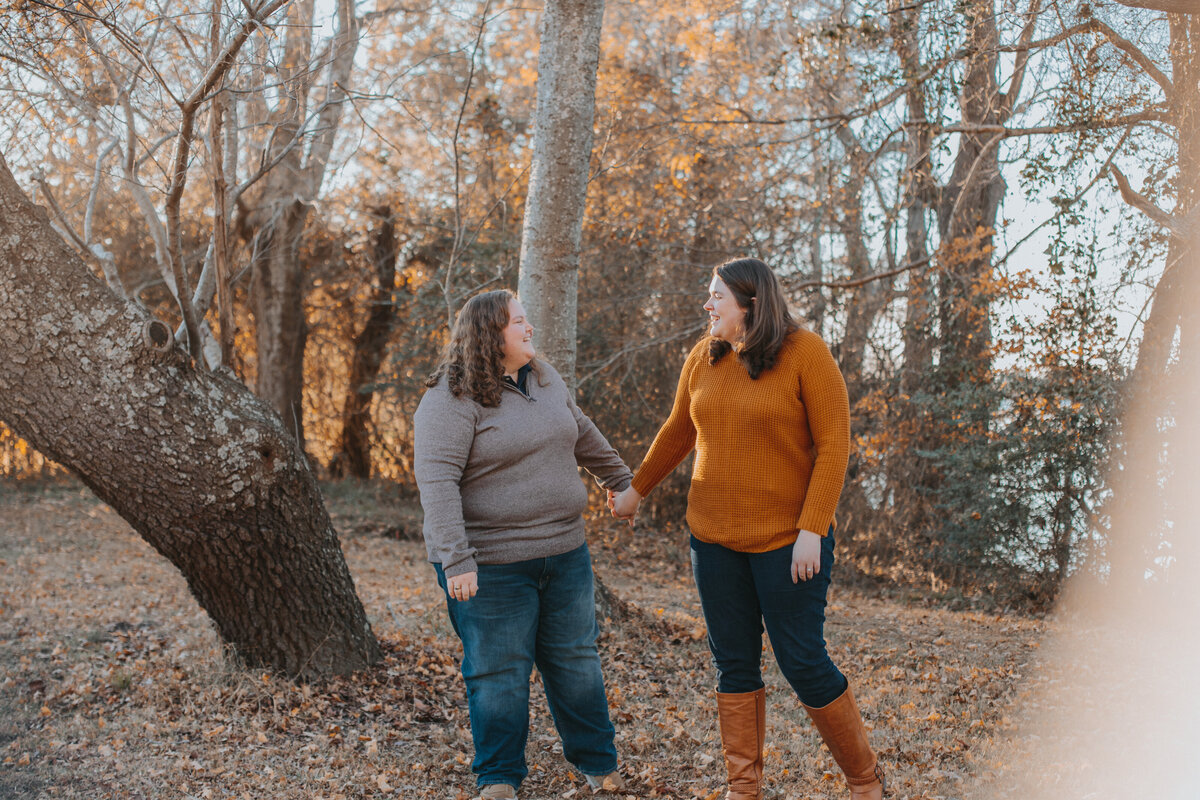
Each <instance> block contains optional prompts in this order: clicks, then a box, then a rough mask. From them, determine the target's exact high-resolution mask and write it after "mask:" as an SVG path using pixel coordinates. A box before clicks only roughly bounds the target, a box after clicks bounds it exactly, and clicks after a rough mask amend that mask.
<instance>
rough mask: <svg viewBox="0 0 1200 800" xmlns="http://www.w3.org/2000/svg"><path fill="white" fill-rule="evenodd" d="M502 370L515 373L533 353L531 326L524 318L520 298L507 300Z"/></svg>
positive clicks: (527, 361)
mask: <svg viewBox="0 0 1200 800" xmlns="http://www.w3.org/2000/svg"><path fill="white" fill-rule="evenodd" d="M501 351H502V352H503V353H504V372H505V373H507V374H512V375H515V374H516V372H517V370H519V369H520V368H521V367H523V366H525V365H526V364H528V363H529V361H530V359H532V358H533V357H534V355H535V353H534V349H533V326H532V325H530V324H529V320H527V319H526V318H525V307H524V306H522V305H521V301H520V300H516V299H513V300H509V301H508V324H507V325H505V326H504V343H503V345H501Z"/></svg>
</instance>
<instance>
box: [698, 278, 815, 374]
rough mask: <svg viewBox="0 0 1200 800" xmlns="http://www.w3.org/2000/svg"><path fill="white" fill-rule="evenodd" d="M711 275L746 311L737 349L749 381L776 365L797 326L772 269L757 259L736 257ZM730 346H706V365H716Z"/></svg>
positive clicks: (715, 341) (720, 343)
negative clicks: (740, 339)
mask: <svg viewBox="0 0 1200 800" xmlns="http://www.w3.org/2000/svg"><path fill="white" fill-rule="evenodd" d="M713 275H714V276H715V277H718V278H720V279H721V281H722V282H723V283H724V284H725V285H726V286H728V287H729V291H730V292H731V293H732V294H733V299H734V300H735V301H736V302H737V304H738V308H741V309H742V310H743V311H745V312H746V319H745V320H744V322H743V324H744V325H745V327H746V335H745V336H743V337H742V341H741V342H740V343H739V345H738V347H737V348H736V352H737V357H738V360H739V361H741V362H742V364H743V365H745V367H746V371H747V372H749V373H750V378H751V379H755V380H756V379H757V378H758V376H759V375H761V374H762V373H764V372H766V371H767V370H769V369H770V368H771V367H773V366H775V357H776V356H778V355H779V350H780V348H781V347H783V342H784V340H785V339H787V337H788V334H790V333H792V332H793V331H796V330H799V329H800V325H799V323H797V322H796V320H794V319H793V318H792V313H791V312H790V311H788V307H787V300H786V298H784V296H783V287H781V286H780V285H779V279H778V278H777V277H775V273H774V272H772V271H771V268H770V267H768V266H767V265H766V264H764V263H763V262H762V261H759V260H758V259H757V258H738V259H735V260H733V261H726V262H725V263H724V264H719V265H718V266H716V267H714V268H713ZM731 350H734V347H733V345H731V344H730V343H729V342H726V341H722V340H720V339H713V340H712V341H711V342H709V344H708V363H709V364H716V363H717V362H718V361H720V360H721V359H722V358H724V356H725V354H726V353H728V352H729V351H731Z"/></svg>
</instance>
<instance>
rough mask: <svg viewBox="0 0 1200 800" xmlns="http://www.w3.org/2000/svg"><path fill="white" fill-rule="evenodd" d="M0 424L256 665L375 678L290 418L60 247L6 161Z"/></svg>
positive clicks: (2, 176)
mask: <svg viewBox="0 0 1200 800" xmlns="http://www.w3.org/2000/svg"><path fill="white" fill-rule="evenodd" d="M0 418H2V420H3V422H4V423H5V424H6V425H8V426H9V427H10V428H11V429H12V430H13V431H14V432H16V433H17V435H19V436H21V437H22V438H23V439H25V440H26V441H28V442H29V443H30V444H31V445H33V446H34V447H36V448H37V449H38V450H39V451H41V452H42V453H44V454H46V455H47V456H49V457H50V458H52V459H54V460H55V461H57V462H59V463H61V464H63V465H64V466H66V467H68V468H69V469H71V470H73V471H74V472H75V473H76V474H78V475H79V477H80V478H81V479H82V480H83V482H84V483H86V484H87V485H88V486H89V487H90V488H91V489H92V490H93V491H94V492H95V493H96V495H97V496H98V497H99V498H100V499H101V500H103V501H104V502H106V503H108V504H109V505H110V506H112V508H113V509H114V510H115V511H117V513H119V514H120V515H121V516H122V517H123V518H124V519H125V520H126V521H128V522H129V524H130V525H132V526H133V528H134V529H135V530H136V531H137V532H138V533H139V534H140V535H141V536H142V537H143V538H144V539H145V540H146V541H147V542H149V543H150V544H151V545H152V546H153V547H154V548H155V549H156V550H158V551H159V552H160V553H162V554H163V555H164V556H166V557H167V558H168V559H169V560H170V561H171V563H173V564H174V565H175V566H176V567H178V568H179V570H180V571H181V572H182V573H183V575H184V577H185V578H186V579H187V583H188V587H189V588H190V589H191V591H192V593H193V595H195V597H196V599H197V601H199V603H200V605H201V607H203V608H204V609H205V611H207V612H208V614H209V615H210V616H211V617H212V619H213V621H214V622H215V623H216V626H217V630H218V632H219V633H220V635H221V637H222V638H223V639H224V640H225V641H226V642H228V643H229V644H230V645H232V647H233V650H234V652H235V653H236V654H237V655H238V656H239V657H240V658H241V659H242V660H243V661H244V662H245V663H246V664H247V665H250V666H254V667H264V668H267V669H272V670H278V671H280V672H283V673H286V674H288V675H291V676H297V677H301V678H308V677H316V676H322V675H329V674H333V673H348V672H353V671H355V670H358V669H362V668H364V667H366V666H369V665H370V664H372V663H375V662H376V661H378V660H379V658H380V651H379V646H378V644H377V642H376V640H375V637H374V635H373V633H372V632H371V627H370V624H369V623H368V621H367V618H366V614H365V613H364V611H363V607H362V604H361V603H360V602H359V599H358V597H357V595H356V594H355V591H354V582H353V579H352V578H351V576H350V573H349V570H348V569H347V567H346V563H345V560H344V559H343V556H342V552H341V548H340V546H339V544H338V540H337V535H336V533H335V532H334V530H333V526H332V524H331V523H330V520H329V515H328V513H327V512H326V510H325V507H324V504H323V502H322V499H321V495H320V491H319V490H318V488H317V485H316V482H315V480H314V478H313V476H312V474H311V472H310V471H309V470H308V468H307V466H306V463H305V460H304V458H303V456H302V454H301V453H300V451H299V450H298V449H297V447H296V443H295V440H293V439H292V438H291V437H290V436H289V435H288V433H287V430H286V428H285V427H284V426H283V425H282V424H281V423H280V420H279V418H278V417H277V416H276V415H275V414H274V413H272V412H271V410H270V409H269V408H268V407H267V406H266V405H265V404H264V403H263V402H262V401H260V400H259V399H258V398H256V397H255V396H254V395H252V394H251V393H250V392H249V391H248V390H247V389H246V388H245V387H244V386H242V384H241V383H239V382H238V381H236V380H234V379H232V378H230V377H227V376H226V375H224V374H222V373H220V372H218V373H204V372H201V371H199V370H197V369H196V368H195V366H194V365H193V364H192V362H191V361H190V359H189V358H188V356H187V354H186V353H184V352H183V351H181V350H179V349H176V347H175V345H174V341H173V339H172V337H171V332H170V329H169V328H168V327H167V326H166V325H165V324H163V323H162V322H159V321H157V320H152V319H151V318H150V317H148V316H147V314H146V313H145V312H144V311H143V310H141V309H140V308H139V307H138V306H136V305H134V304H132V303H127V302H122V301H121V300H119V299H118V298H117V297H116V296H115V295H113V293H112V292H111V291H110V290H109V289H108V288H107V287H106V286H105V285H104V284H103V283H101V282H100V281H99V280H98V279H97V278H96V277H95V275H93V274H92V272H91V271H90V270H89V269H88V268H87V267H86V266H85V265H84V264H83V263H82V262H81V261H80V260H79V259H78V258H77V257H76V256H75V255H74V253H72V252H71V251H70V250H69V249H68V248H67V247H66V245H65V244H64V242H63V241H62V239H61V238H60V237H58V236H57V234H55V233H54V232H53V230H52V229H51V228H50V226H49V222H48V220H47V218H46V215H45V213H44V212H42V211H41V210H40V209H38V208H36V207H35V206H33V204H32V203H30V201H29V200H28V198H26V197H25V196H24V194H23V193H22V192H21V190H20V189H19V188H18V187H17V184H16V182H15V181H14V180H13V178H12V175H11V174H10V173H9V171H8V167H7V165H6V164H5V163H4V161H3V159H2V158H0Z"/></svg>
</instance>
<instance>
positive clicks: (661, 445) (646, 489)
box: [632, 338, 708, 497]
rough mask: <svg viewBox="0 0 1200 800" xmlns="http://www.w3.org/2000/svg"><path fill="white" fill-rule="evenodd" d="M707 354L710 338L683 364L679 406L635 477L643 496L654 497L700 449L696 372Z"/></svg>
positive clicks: (676, 398) (690, 354)
mask: <svg viewBox="0 0 1200 800" xmlns="http://www.w3.org/2000/svg"><path fill="white" fill-rule="evenodd" d="M707 353H708V339H707V338H705V339H701V340H700V341H699V342H698V343H697V344H696V346H695V347H693V348H692V352H690V353H688V357H687V360H686V361H684V362H683V369H682V370H680V372H679V385H678V386H677V387H676V388H675V404H674V405H673V406H672V407H671V415H670V416H669V417H667V421H666V422H664V423H663V426H662V427H661V428H659V429H658V433H657V434H656V435H655V436H654V441H653V442H652V443H651V444H650V449H649V451H647V452H646V457H645V458H644V459H642V465H641V466H640V467H638V471H637V474H636V475H634V476H633V484H632V485H633V488H634V490H635V491H637V493H638V494H640V495H641V496H642V497H645V496H646V495H648V494H650V492H651V491H653V490H654V487H655V486H658V484H660V483H662V481H663V479H664V478H666V477H667V476H668V475H670V474H671V471H672V470H674V469H675V468H676V467H677V466H679V462H681V461H683V459H684V458H685V457H686V456H687V454H688V453H690V452H692V448H693V447H695V446H696V426H695V425H694V424H693V423H692V394H691V379H692V370H694V369H695V368H696V365H697V364H698V363H700V361H699V360H700V359H702V358H705V357H706V355H707Z"/></svg>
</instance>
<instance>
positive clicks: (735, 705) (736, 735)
mask: <svg viewBox="0 0 1200 800" xmlns="http://www.w3.org/2000/svg"><path fill="white" fill-rule="evenodd" d="M766 698H767V690H766V689H759V690H758V691H757V692H738V693H735V694H729V693H722V692H717V714H718V716H719V717H720V720H721V752H722V753H723V754H724V755H725V771H726V772H727V773H728V774H729V792H728V793H727V794H726V795H725V800H760V798H761V797H762V789H761V788H760V786H761V784H762V774H763V755H762V754H763V739H764V738H765V737H766V735H767V704H766Z"/></svg>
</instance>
